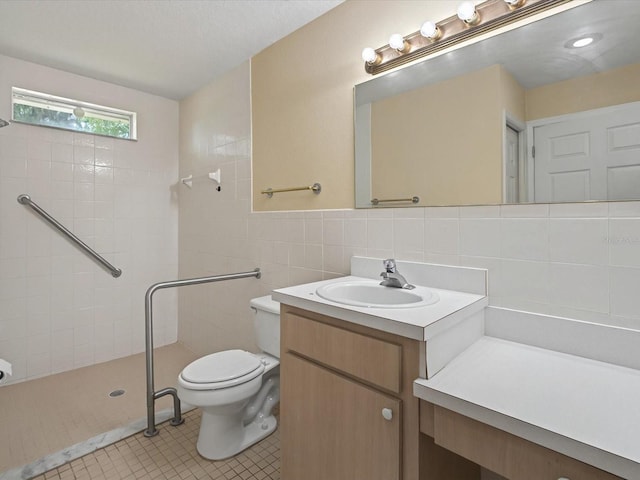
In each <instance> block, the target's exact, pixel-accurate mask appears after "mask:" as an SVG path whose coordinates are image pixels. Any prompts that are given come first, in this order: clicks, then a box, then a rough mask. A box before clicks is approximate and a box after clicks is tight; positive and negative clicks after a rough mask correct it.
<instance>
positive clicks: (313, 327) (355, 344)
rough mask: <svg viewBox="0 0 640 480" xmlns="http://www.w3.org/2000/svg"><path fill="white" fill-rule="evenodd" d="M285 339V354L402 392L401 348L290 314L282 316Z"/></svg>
mask: <svg viewBox="0 0 640 480" xmlns="http://www.w3.org/2000/svg"><path fill="white" fill-rule="evenodd" d="M281 335H282V345H283V349H284V351H283V353H284V352H286V351H293V352H296V353H298V354H299V355H302V356H304V357H307V358H310V359H313V360H316V361H317V362H319V363H321V364H323V365H327V366H329V367H331V368H334V369H336V370H339V371H342V372H345V373H346V374H348V375H351V376H354V377H357V378H359V379H362V380H364V381H365V382H368V383H371V384H373V385H376V386H378V387H380V388H383V389H385V390H388V391H390V392H395V393H399V392H400V388H401V378H402V377H401V374H402V363H401V362H402V347H401V346H400V345H396V344H393V343H389V342H385V341H383V340H379V339H377V338H372V337H369V336H367V335H362V334H359V333H354V332H350V331H348V330H344V329H342V328H338V327H334V326H332V325H327V324H326V323H322V322H318V321H315V320H311V319H309V318H305V317H302V316H300V315H296V314H294V313H290V312H285V313H284V315H282V318H281ZM371 359H375V360H374V361H371Z"/></svg>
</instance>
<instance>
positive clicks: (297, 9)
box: [0, 0, 343, 100]
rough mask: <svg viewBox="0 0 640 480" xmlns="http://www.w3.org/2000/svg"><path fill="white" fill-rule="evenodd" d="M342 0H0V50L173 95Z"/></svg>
mask: <svg viewBox="0 0 640 480" xmlns="http://www.w3.org/2000/svg"><path fill="white" fill-rule="evenodd" d="M342 1H343V0H57V1H48V0H0V54H3V55H7V56H10V57H15V58H19V59H23V60H27V61H30V62H35V63H39V64H42V65H47V66H50V67H54V68H57V69H60V70H64V71H67V72H71V73H76V74H79V75H84V76H87V77H91V78H95V79H98V80H104V81H106V82H110V83H115V84H118V85H123V86H126V87H130V88H135V89H137V90H142V91H145V92H149V93H153V94H155V95H160V96H163V97H167V98H172V99H176V100H178V99H181V98H184V97H185V96H187V95H189V94H191V93H193V92H194V91H195V90H197V89H198V88H200V87H202V86H204V85H206V84H208V83H209V82H211V81H212V80H213V79H215V78H216V77H218V76H220V75H222V74H223V73H225V72H227V71H229V70H231V69H232V68H234V67H236V66H238V65H240V64H241V63H243V62H244V61H246V60H248V59H249V58H251V57H252V56H253V55H255V54H257V53H258V52H260V51H261V50H263V49H265V48H266V47H268V46H269V45H271V44H273V43H274V42H276V41H277V40H279V39H281V38H283V37H285V36H287V35H288V34H290V33H291V32H293V31H295V30H297V29H298V28H300V27H302V26H303V25H305V24H307V23H309V22H311V21H312V20H314V19H315V18H317V17H319V16H320V15H322V14H324V13H325V12H327V11H328V10H330V9H331V8H333V7H335V6H337V5H338V4H340V3H341V2H342Z"/></svg>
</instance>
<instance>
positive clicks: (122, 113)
mask: <svg viewBox="0 0 640 480" xmlns="http://www.w3.org/2000/svg"><path fill="white" fill-rule="evenodd" d="M11 96H12V100H11V104H12V110H13V121H15V122H21V123H28V124H30V125H40V126H44V127H53V128H62V129H65V130H73V131H76V132H85V133H92V134H94V135H105V136H107V137H116V138H124V139H127V140H136V138H137V134H136V113H135V112H127V111H126V110H118V109H117V108H111V107H104V106H102V105H94V104H92V103H87V102H81V101H78V100H72V99H70V98H62V97H56V96H53V95H48V94H46V93H40V92H34V91H32V90H25V89H23V88H17V87H13V88H12V89H11Z"/></svg>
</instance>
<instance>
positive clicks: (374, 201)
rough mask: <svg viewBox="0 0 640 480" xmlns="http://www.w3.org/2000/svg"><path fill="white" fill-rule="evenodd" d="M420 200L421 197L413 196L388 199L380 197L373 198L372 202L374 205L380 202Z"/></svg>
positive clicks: (413, 201)
mask: <svg viewBox="0 0 640 480" xmlns="http://www.w3.org/2000/svg"><path fill="white" fill-rule="evenodd" d="M419 201H420V197H411V198H387V199H384V200H383V199H378V198H372V199H371V203H372V204H373V205H378V204H379V203H390V202H411V203H418V202H419Z"/></svg>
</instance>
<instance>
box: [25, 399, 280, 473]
mask: <svg viewBox="0 0 640 480" xmlns="http://www.w3.org/2000/svg"><path fill="white" fill-rule="evenodd" d="M184 418H185V423H184V424H183V425H180V426H178V427H172V426H170V425H169V424H168V422H167V423H164V424H162V425H161V426H160V427H159V428H158V431H159V434H158V435H156V436H155V437H152V438H146V437H145V436H144V435H143V433H142V432H140V433H137V434H135V435H133V436H131V437H128V438H125V439H123V440H120V441H118V442H116V443H114V444H112V445H109V446H107V447H105V448H102V449H100V450H97V451H95V452H93V453H91V454H88V455H85V456H84V457H81V458H78V459H76V460H73V461H71V462H70V463H67V464H65V465H62V466H61V467H58V468H56V469H53V470H50V471H48V472H46V473H44V474H43V475H40V476H37V477H34V479H35V480H67V479H68V480H72V479H78V480H81V479H105V480H116V479H123V480H124V479H126V480H130V479H131V480H133V479H139V480H146V479H167V480H189V479H211V480H236V479H237V480H279V479H280V432H279V430H276V431H275V432H274V433H273V434H272V435H270V436H269V437H267V438H265V439H264V440H262V441H261V442H259V443H257V444H256V445H253V446H252V447H251V448H249V449H247V450H245V451H244V452H242V453H240V454H238V455H236V456H235V457H233V458H230V459H227V460H221V461H212V460H207V459H205V458H203V457H201V456H200V455H199V454H198V452H197V451H196V440H197V438H198V429H199V427H200V410H192V411H190V412H188V413H186V414H185V416H184Z"/></svg>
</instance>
